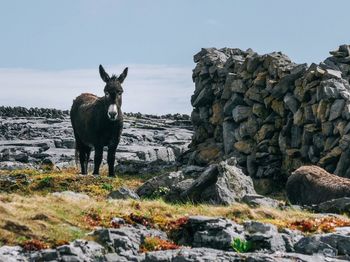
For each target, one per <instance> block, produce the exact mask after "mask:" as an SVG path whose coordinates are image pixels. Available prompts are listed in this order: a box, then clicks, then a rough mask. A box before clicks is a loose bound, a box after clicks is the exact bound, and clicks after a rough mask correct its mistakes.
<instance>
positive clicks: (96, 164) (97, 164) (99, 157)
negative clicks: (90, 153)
mask: <svg viewBox="0 0 350 262" xmlns="http://www.w3.org/2000/svg"><path fill="white" fill-rule="evenodd" d="M102 155H103V146H95V157H94V175H96V176H97V175H98V173H99V171H100V165H101V162H102Z"/></svg>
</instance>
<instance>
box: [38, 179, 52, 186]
mask: <svg viewBox="0 0 350 262" xmlns="http://www.w3.org/2000/svg"><path fill="white" fill-rule="evenodd" d="M52 182H53V177H51V176H46V177H44V178H42V179H41V180H40V181H39V183H38V188H44V187H50V186H51V185H52Z"/></svg>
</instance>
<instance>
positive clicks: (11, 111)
mask: <svg viewBox="0 0 350 262" xmlns="http://www.w3.org/2000/svg"><path fill="white" fill-rule="evenodd" d="M68 114H69V111H68V110H58V109H53V108H37V107H35V108H33V107H31V108H25V107H21V106H15V107H11V106H0V117H47V118H64V117H65V116H67V115H68Z"/></svg>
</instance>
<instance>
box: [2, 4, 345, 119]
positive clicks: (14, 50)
mask: <svg viewBox="0 0 350 262" xmlns="http://www.w3.org/2000/svg"><path fill="white" fill-rule="evenodd" d="M349 10H350V1H348V0H332V1H330V0H329V1H325V0H318V1H316V0H304V1H302V0H293V1H283V0H265V1H264V0H244V1H243V0H242V1H234V0H231V1H230V0H220V1H206V0H176V1H175V0H174V1H168V0H153V1H152V0H139V1H136V0H114V1H112V0H110V1H106V0H99V1H97V0H95V1H92V0H60V1H48V0H36V1H19V0H11V1H10V0H8V1H5V0H1V1H0V33H1V38H0V70H2V71H0V77H1V78H0V81H1V82H0V84H1V85H0V89H1V90H4V89H7V90H8V97H6V96H2V98H0V104H20V103H22V104H23V103H24V102H23V101H26V103H27V104H25V105H26V106H31V105H33V106H34V105H38V106H50V107H58V108H68V107H69V106H70V103H71V100H72V99H71V98H70V96H75V95H76V94H77V93H78V89H76V90H75V89H74V87H72V89H70V90H71V92H68V91H67V92H65V95H66V96H64V97H62V98H60V97H57V98H55V99H52V101H51V100H50V99H45V98H46V97H43V95H42V94H41V92H40V90H41V89H40V88H47V89H48V90H45V92H44V93H50V91H51V90H52V93H54V92H55V90H57V88H60V87H59V86H57V81H55V77H53V75H55V76H56V77H57V78H62V77H64V76H63V75H62V74H63V73H64V72H66V73H67V77H68V76H71V77H72V72H74V70H86V72H90V73H91V77H94V80H93V81H91V83H94V86H93V85H91V86H90V85H88V84H87V83H86V78H87V76H86V75H84V74H82V75H80V76H81V78H79V79H80V80H81V82H80V84H81V85H82V84H83V83H84V84H85V86H86V91H89V92H95V93H98V92H99V91H100V89H99V88H101V87H100V86H101V85H102V83H101V82H100V81H99V79H98V71H97V67H98V65H99V64H100V63H101V64H103V65H105V66H106V67H107V68H116V69H119V68H122V67H124V66H129V69H130V73H129V76H128V80H129V82H128V81H126V82H125V86H126V88H129V90H130V92H129V94H128V96H127V97H128V99H127V100H126V101H125V100H124V105H125V107H126V109H127V110H126V111H128V110H129V111H145V113H157V112H158V111H162V112H159V113H167V112H175V111H181V112H188V113H189V111H190V110H191V107H190V104H189V100H190V97H189V96H190V95H191V93H192V90H193V88H194V87H193V84H192V81H191V68H193V67H194V66H195V65H194V63H193V60H192V58H193V55H194V54H195V53H196V52H198V51H199V50H200V48H201V47H218V48H221V47H238V48H241V49H247V48H249V47H250V48H252V49H254V50H255V51H257V52H258V53H261V54H262V53H267V52H272V51H282V52H284V53H286V54H287V55H288V56H289V57H290V58H291V59H292V60H294V61H295V62H299V63H302V62H307V63H310V62H320V61H323V60H324V59H325V58H326V57H327V56H328V55H329V54H328V51H329V50H332V49H335V48H336V47H337V46H338V45H340V44H343V43H348V44H349V43H350V34H349V24H350V15H349ZM133 66H134V68H137V70H133ZM144 68H147V70H143V69H144ZM149 68H153V70H157V72H156V73H155V72H153V73H150V72H149ZM163 68H165V71H166V72H167V73H168V74H169V68H173V69H174V70H176V72H179V71H181V72H184V73H183V74H179V75H178V76H177V77H178V78H179V79H180V80H179V81H177V83H170V81H174V79H173V76H172V77H170V78H169V79H167V78H166V77H164V76H162V81H160V80H159V79H157V78H155V77H156V75H158V76H159V75H160V73H161V72H162V70H163ZM16 70H18V73H24V72H25V74H24V75H26V76H27V77H28V78H27V79H32V80H31V81H32V82H31V83H28V81H29V80H27V83H26V79H23V77H21V75H18V76H17V75H16V74H15V73H16V72H17V71H16ZM107 71H108V69H107ZM165 71H164V72H165ZM9 72H10V73H11V74H8V73H9ZM33 72H35V74H32V75H31V76H30V77H29V76H28V74H31V73H33ZM136 72H138V75H136ZM40 73H42V75H40ZM114 73H119V72H114ZM141 73H143V74H146V75H140V74H141ZM48 74H49V75H50V76H51V78H49V79H47V80H45V83H46V85H42V86H38V85H37V86H38V87H37V88H36V92H37V93H36V92H29V91H30V90H28V89H27V91H28V94H24V95H23V96H22V97H18V95H17V96H11V90H21V88H25V87H24V86H26V85H27V84H28V86H31V85H34V86H35V85H36V84H37V83H38V82H42V79H40V77H47V75H48ZM147 74H148V75H147ZM9 75H11V76H13V75H16V78H15V79H12V80H13V81H11V77H9ZM35 76H36V78H35ZM74 77H75V78H76V76H74ZM150 77H154V78H153V79H150ZM83 78H84V79H83ZM50 79H51V81H50ZM67 79H68V78H67ZM79 79H78V80H77V86H79V83H78V82H79ZM140 79H147V80H148V81H150V80H154V82H155V83H150V82H148V84H149V85H147V84H145V86H148V87H147V88H150V87H149V86H153V90H152V92H156V91H157V90H159V89H161V88H163V89H164V90H162V92H164V95H165V96H164V99H165V100H166V99H167V101H168V102H171V101H172V97H171V94H172V92H173V91H174V93H176V92H177V93H179V90H174V88H175V89H176V88H177V89H180V90H182V92H180V93H182V94H183V95H182V96H181V95H180V94H178V96H177V97H176V98H174V99H175V100H174V103H178V104H174V105H173V108H171V109H170V107H169V108H163V107H162V106H161V105H160V104H157V103H156V101H155V100H152V101H150V100H148V99H147V96H146V97H144V96H143V99H141V100H144V102H143V103H144V104H150V103H152V104H154V103H156V104H155V105H154V108H153V109H152V108H151V107H150V106H149V105H148V107H143V106H142V103H141V101H139V100H138V101H133V99H132V98H133V94H132V92H133V93H138V92H139V91H140V88H141V89H142V88H143V87H142V86H143V85H142V82H140V81H141V80H140ZM158 80H159V81H158ZM135 81H138V83H139V85H138V89H137V88H136V86H134V85H133V86H131V84H132V83H135ZM96 85H97V86H96ZM157 85H158V86H157ZM62 88H66V89H67V86H65V87H64V86H62ZM79 88H80V89H84V88H83V87H79ZM145 88H146V87H144V88H143V89H144V90H141V91H140V92H141V93H142V92H143V93H144V94H148V93H149V92H148V91H149V90H151V89H149V90H146V89H145ZM80 89H79V91H80ZM58 90H59V89H58ZM131 91H132V92H131ZM37 97H38V99H36V100H35V98H37ZM39 98H40V99H39ZM161 98H162V97H161ZM161 98H159V99H161ZM16 99H17V100H16ZM39 100H40V101H42V102H40V103H39V102H38V101H39ZM49 101H50V102H49ZM45 102H46V103H45ZM168 102H167V104H168ZM160 108H161V109H160ZM167 110H168V111H167ZM146 111H147V112H146Z"/></svg>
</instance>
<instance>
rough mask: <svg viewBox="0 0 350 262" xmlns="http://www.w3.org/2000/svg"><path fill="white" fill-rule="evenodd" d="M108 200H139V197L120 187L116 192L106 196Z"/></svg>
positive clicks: (131, 191)
mask: <svg viewBox="0 0 350 262" xmlns="http://www.w3.org/2000/svg"><path fill="white" fill-rule="evenodd" d="M107 198H109V199H129V198H131V199H140V197H139V196H138V195H137V194H136V193H135V192H134V191H133V190H131V189H129V188H126V187H121V188H119V189H118V190H115V191H112V192H110V193H109V194H108V196H107Z"/></svg>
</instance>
